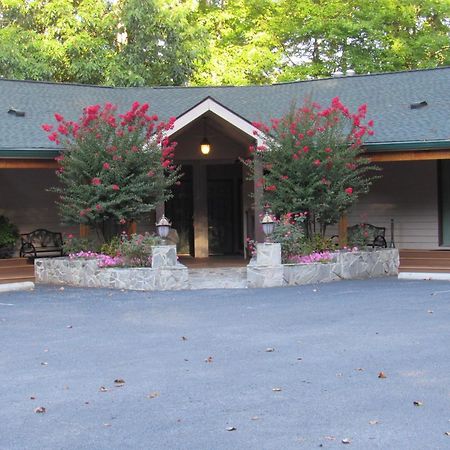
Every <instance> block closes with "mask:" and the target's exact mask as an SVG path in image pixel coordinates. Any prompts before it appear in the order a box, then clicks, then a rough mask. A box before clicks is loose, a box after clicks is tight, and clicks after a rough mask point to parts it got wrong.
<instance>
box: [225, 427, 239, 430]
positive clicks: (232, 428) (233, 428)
mask: <svg viewBox="0 0 450 450" xmlns="http://www.w3.org/2000/svg"><path fill="white" fill-rule="evenodd" d="M236 429H237V428H236V427H228V428H227V431H236Z"/></svg>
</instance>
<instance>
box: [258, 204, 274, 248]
mask: <svg viewBox="0 0 450 450" xmlns="http://www.w3.org/2000/svg"><path fill="white" fill-rule="evenodd" d="M261 225H262V228H263V232H264V234H265V235H266V242H269V238H270V235H271V234H272V233H273V230H274V228H275V221H274V220H273V217H272V216H271V215H270V214H269V211H266V213H265V214H264V217H263V218H262V220H261Z"/></svg>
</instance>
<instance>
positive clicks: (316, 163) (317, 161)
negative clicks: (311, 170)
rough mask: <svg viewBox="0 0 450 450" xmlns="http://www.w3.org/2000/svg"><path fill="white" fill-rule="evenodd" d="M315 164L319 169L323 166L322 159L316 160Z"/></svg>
mask: <svg viewBox="0 0 450 450" xmlns="http://www.w3.org/2000/svg"><path fill="white" fill-rule="evenodd" d="M313 164H314V165H315V166H316V167H319V166H320V165H321V164H322V162H321V161H320V159H315V160H314V162H313Z"/></svg>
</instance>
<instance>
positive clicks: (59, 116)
mask: <svg viewBox="0 0 450 450" xmlns="http://www.w3.org/2000/svg"><path fill="white" fill-rule="evenodd" d="M55 119H56V120H57V121H58V122H62V121H63V120H64V117H63V116H62V115H61V114H58V113H55Z"/></svg>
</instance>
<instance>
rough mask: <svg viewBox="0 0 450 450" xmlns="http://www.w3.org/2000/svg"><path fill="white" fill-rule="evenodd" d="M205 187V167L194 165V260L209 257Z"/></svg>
mask: <svg viewBox="0 0 450 450" xmlns="http://www.w3.org/2000/svg"><path fill="white" fill-rule="evenodd" d="M207 187H208V186H207V180H206V165H203V164H198V165H194V184H193V188H194V189H193V190H194V254H195V257H196V258H207V257H208V256H209V246H208V199H207Z"/></svg>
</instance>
